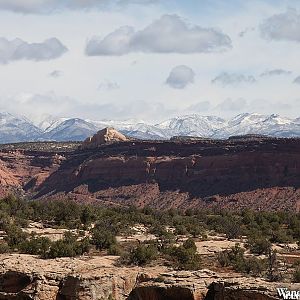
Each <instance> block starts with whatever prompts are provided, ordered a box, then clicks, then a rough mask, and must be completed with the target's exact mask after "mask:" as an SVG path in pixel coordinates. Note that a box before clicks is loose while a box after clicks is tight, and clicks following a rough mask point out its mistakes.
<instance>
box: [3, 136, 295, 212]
mask: <svg viewBox="0 0 300 300" xmlns="http://www.w3.org/2000/svg"><path fill="white" fill-rule="evenodd" d="M25 145H26V146H24V145H23V146H22V144H20V145H19V144H16V145H14V146H13V147H3V148H2V150H1V151H0V182H1V189H0V192H1V195H2V196H3V195H6V194H8V193H16V194H18V195H23V196H25V197H27V198H29V199H49V198H50V199H51V198H55V199H61V198H67V199H72V200H75V201H79V202H91V203H99V204H104V205H115V206H131V205H134V206H137V207H145V206H150V207H153V208H157V209H169V208H179V209H189V208H213V207H216V208H226V209H243V208H251V209H255V210H290V211H295V210H296V211H299V209H300V189H299V187H300V140H299V139H292V138H291V139H278V138H263V137H252V138H245V137H237V138H233V139H228V140H209V139H207V140H205V139H200V140H174V141H138V140H129V141H123V142H116V143H105V144H102V145H100V146H98V147H97V148H94V149H82V148H80V147H79V148H78V145H77V144H76V145H73V146H72V147H73V148H71V149H68V150H66V148H64V147H62V146H60V144H59V143H57V144H55V143H54V144H51V147H50V146H49V147H48V148H47V147H45V144H43V143H40V145H42V146H41V147H40V148H41V149H40V148H39V146H38V145H39V144H36V143H33V144H25ZM28 145H30V147H29V146H28ZM33 145H34V146H33ZM42 147H44V148H42Z"/></svg>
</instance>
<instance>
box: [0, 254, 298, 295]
mask: <svg viewBox="0 0 300 300" xmlns="http://www.w3.org/2000/svg"><path fill="white" fill-rule="evenodd" d="M116 259H117V258H116V257H112V256H106V257H87V256H86V257H79V258H60V259H53V260H42V259H39V258H38V257H35V256H31V255H20V254H8V255H4V254H3V255H0V260H1V264H0V299H7V300H10V299H34V300H63V299H64V300H75V299H79V300H100V299H105V300H106V299H115V300H126V299H127V300H163V299H164V300H190V299H191V300H202V299H206V300H210V299H212V300H214V299H215V300H222V299H233V300H235V299H236V300H238V299H241V300H243V299H249V300H250V299H253V300H265V299H266V300H268V299H279V298H278V295H277V288H282V287H286V288H288V289H290V290H300V284H292V285H291V284H286V283H270V282H266V281H264V280H263V279H260V278H247V277H244V276H241V275H239V274H236V273H216V272H213V271H210V270H206V269H204V270H200V271H194V272H190V271H174V270H171V269H168V268H166V267H145V268H141V267H117V266H115V263H116Z"/></svg>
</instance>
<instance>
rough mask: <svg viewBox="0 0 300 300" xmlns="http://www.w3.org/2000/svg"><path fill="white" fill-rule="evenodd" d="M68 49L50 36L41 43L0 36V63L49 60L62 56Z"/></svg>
mask: <svg viewBox="0 0 300 300" xmlns="http://www.w3.org/2000/svg"><path fill="white" fill-rule="evenodd" d="M67 50H68V49H67V48H66V47H65V46H64V45H63V44H62V43H61V42H60V41H59V40H58V39H57V38H51V39H48V40H45V41H44V42H41V43H28V42H25V41H23V40H21V39H14V40H12V41H9V40H7V39H6V38H3V37H2V38H0V63H2V64H6V63H9V62H11V61H15V60H22V59H26V60H34V61H42V60H51V59H55V58H58V57H60V56H62V55H63V54H64V53H65V52H66V51H67Z"/></svg>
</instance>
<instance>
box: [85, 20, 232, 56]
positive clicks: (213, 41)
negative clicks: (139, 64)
mask: <svg viewBox="0 0 300 300" xmlns="http://www.w3.org/2000/svg"><path fill="white" fill-rule="evenodd" d="M229 48H231V39H230V38H229V36H227V35H225V34H224V33H222V32H220V31H218V30H216V29H213V28H202V27H200V26H190V25H189V24H187V23H186V22H185V21H184V20H183V19H181V18H180V17H179V16H177V15H164V16H162V17H161V18H160V19H159V20H156V21H154V22H153V23H152V24H150V25H149V26H147V27H146V28H144V29H142V30H140V31H136V30H135V28H133V27H130V26H124V27H121V28H119V29H117V30H115V31H113V32H111V33H109V34H108V35H107V36H105V37H104V38H100V37H93V38H91V39H90V40H89V41H88V43H87V45H86V54H87V55H88V56H98V55H99V56H101V55H124V54H128V53H130V52H151V53H203V52H215V51H222V50H227V49H229Z"/></svg>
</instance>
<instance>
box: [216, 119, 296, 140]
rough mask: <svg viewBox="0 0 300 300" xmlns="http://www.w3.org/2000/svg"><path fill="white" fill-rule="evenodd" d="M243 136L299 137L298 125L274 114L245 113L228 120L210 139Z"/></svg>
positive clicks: (294, 121)
mask: <svg viewBox="0 0 300 300" xmlns="http://www.w3.org/2000/svg"><path fill="white" fill-rule="evenodd" d="M243 134H263V135H270V136H276V137H293V136H300V124H297V122H296V120H292V119H289V118H282V117H280V116H279V115H275V114H272V115H260V114H257V113H252V114H250V113H245V114H240V115H237V116H236V117H234V118H232V119H231V120H229V121H228V123H227V124H226V125H225V126H224V127H222V128H221V129H220V130H218V131H217V132H216V133H215V134H214V135H212V137H216V138H227V137H229V136H233V135H243Z"/></svg>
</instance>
